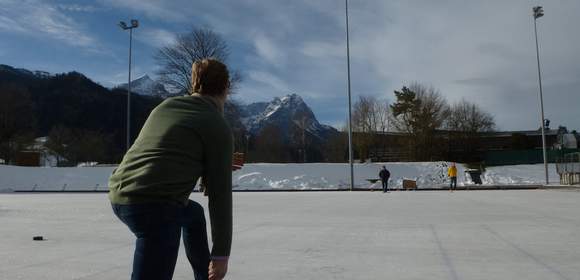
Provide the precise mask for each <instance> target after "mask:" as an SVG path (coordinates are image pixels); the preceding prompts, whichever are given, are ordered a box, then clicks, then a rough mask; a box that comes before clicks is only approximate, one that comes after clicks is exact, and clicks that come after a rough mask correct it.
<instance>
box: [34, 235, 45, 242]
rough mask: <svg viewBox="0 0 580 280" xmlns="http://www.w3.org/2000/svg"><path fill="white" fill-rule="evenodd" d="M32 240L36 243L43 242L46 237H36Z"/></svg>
mask: <svg viewBox="0 0 580 280" xmlns="http://www.w3.org/2000/svg"><path fill="white" fill-rule="evenodd" d="M32 240H34V241H43V240H44V237H42V236H35V237H32Z"/></svg>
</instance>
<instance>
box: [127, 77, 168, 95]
mask: <svg viewBox="0 0 580 280" xmlns="http://www.w3.org/2000/svg"><path fill="white" fill-rule="evenodd" d="M118 87H119V88H122V89H127V87H128V84H127V83H125V84H121V85H119V86H118ZM131 91H132V92H135V93H138V94H141V95H148V96H158V97H168V96H170V95H171V94H170V93H169V92H168V91H167V89H166V88H165V86H164V85H163V84H161V83H159V82H157V81H155V80H153V79H151V77H149V75H148V74H145V75H143V76H141V77H139V78H137V79H135V80H132V81H131Z"/></svg>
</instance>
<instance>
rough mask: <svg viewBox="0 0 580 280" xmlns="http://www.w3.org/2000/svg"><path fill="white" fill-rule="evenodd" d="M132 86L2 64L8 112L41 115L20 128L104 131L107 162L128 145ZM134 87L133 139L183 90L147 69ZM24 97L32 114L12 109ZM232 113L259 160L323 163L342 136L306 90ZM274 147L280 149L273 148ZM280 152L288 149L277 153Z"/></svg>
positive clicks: (244, 143)
mask: <svg viewBox="0 0 580 280" xmlns="http://www.w3.org/2000/svg"><path fill="white" fill-rule="evenodd" d="M124 87H126V85H119V86H117V87H114V88H106V87H103V86H101V85H99V84H97V83H95V82H94V81H92V80H91V79H89V78H88V77H86V76H84V75H83V74H81V73H79V72H69V73H62V74H51V73H47V72H43V71H30V70H26V69H21V68H15V67H12V66H8V65H2V64H0V100H4V101H2V103H3V104H0V105H1V106H0V107H2V108H4V109H2V110H3V113H5V112H4V111H6V113H8V110H11V112H12V111H13V112H12V113H10V114H11V115H13V116H12V117H11V118H12V120H19V119H22V118H21V115H22V114H24V115H27V116H32V118H33V120H32V121H30V122H29V124H30V125H28V126H27V128H26V130H21V132H19V133H26V134H27V135H31V136H34V137H41V136H47V135H49V134H50V133H51V132H53V130H54V129H55V128H66V129H68V130H71V131H73V132H75V133H76V134H77V135H79V137H80V136H83V135H91V133H94V134H98V135H99V136H100V137H102V138H103V140H102V141H101V142H102V143H103V145H105V146H106V151H105V152H104V153H105V154H104V155H103V156H102V157H101V158H102V159H101V160H99V161H100V162H117V161H118V160H119V159H120V158H121V157H122V155H123V152H124V150H125V137H126V125H125V124H126V100H127V97H126V90H124V89H123V88H124ZM131 87H132V92H133V93H135V94H134V95H133V97H132V98H131V138H133V139H134V138H135V136H136V135H137V134H138V132H139V130H140V129H141V127H142V125H143V123H144V122H145V119H146V118H147V116H148V115H149V112H150V111H151V110H152V109H153V108H154V107H155V106H156V105H158V104H159V103H160V102H162V100H163V98H164V97H167V96H171V95H175V93H172V92H171V91H169V90H167V87H166V86H164V85H162V84H160V83H159V82H157V81H155V80H153V79H152V78H151V77H149V76H147V75H145V76H143V77H140V78H138V79H136V80H134V81H133V82H132V84H131ZM18 100H22V101H18ZM16 102H20V103H21V105H22V103H23V102H24V103H25V105H26V104H27V105H26V106H27V107H26V108H29V109H27V111H26V112H24V111H22V112H19V111H15V110H12V109H10V108H13V107H14V104H16ZM9 103H10V104H9ZM12 103H13V104H12ZM11 106H12V107H11ZM14 108H15V107H14ZM225 117H226V118H227V119H228V121H229V122H230V125H231V126H232V130H233V133H234V138H235V146H236V149H237V150H238V151H245V152H248V153H249V154H252V153H253V155H254V156H253V158H251V160H253V161H254V162H268V161H270V162H293V161H294V162H304V161H322V160H324V158H325V157H324V155H323V152H324V147H325V143H327V141H328V139H330V138H331V137H332V136H333V135H337V134H338V131H337V130H336V129H334V128H332V127H330V126H327V125H323V124H321V123H320V122H319V121H318V120H317V119H316V116H315V115H314V113H313V112H312V110H311V109H310V107H309V106H308V105H307V104H306V103H305V102H304V100H303V99H302V98H301V97H300V96H299V95H298V94H288V95H285V96H282V97H276V98H273V100H271V101H269V102H256V103H251V104H240V103H239V102H236V101H235V98H234V100H232V102H229V103H228V104H226V108H225ZM22 120H23V119H22ZM23 121H24V120H23ZM23 121H21V123H23ZM23 125H24V123H23ZM15 128H16V129H17V128H18V127H15ZM0 132H3V131H0ZM10 137H12V136H10ZM77 138H78V137H77ZM75 141H76V140H75ZM276 145H277V146H276ZM87 146H90V144H87ZM267 148H270V149H272V150H270V151H266V150H265V149H267ZM260 149H262V150H260ZM93 150H94V149H93ZM280 150H283V151H284V152H282V153H280V154H278V155H276V156H273V157H269V155H271V154H273V153H275V152H278V151H280ZM299 153H303V155H299ZM306 153H308V157H306Z"/></svg>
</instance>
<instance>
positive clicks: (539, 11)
mask: <svg viewBox="0 0 580 280" xmlns="http://www.w3.org/2000/svg"><path fill="white" fill-rule="evenodd" d="M532 10H533V11H534V34H535V35H536V58H537V60H538V82H539V84H540V112H541V118H542V119H541V126H540V127H541V129H542V150H543V154H544V172H545V175H546V185H548V184H549V183H550V181H549V178H548V156H547V151H546V132H545V129H544V127H545V123H546V120H545V118H544V96H543V93H542V72H541V71H540V48H539V47H538V28H537V24H536V21H537V20H538V18H541V17H543V16H544V9H543V8H542V7H541V6H536V7H534V8H533V9H532Z"/></svg>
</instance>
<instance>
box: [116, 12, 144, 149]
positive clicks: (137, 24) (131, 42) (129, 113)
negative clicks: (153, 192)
mask: <svg viewBox="0 0 580 280" xmlns="http://www.w3.org/2000/svg"><path fill="white" fill-rule="evenodd" d="M119 26H120V27H121V28H122V29H123V30H129V77H128V82H127V143H126V149H127V151H129V148H130V147H131V57H132V55H131V52H132V49H133V29H134V28H137V27H138V26H139V22H138V21H137V20H136V19H132V20H131V26H127V24H126V23H125V22H123V21H121V22H120V23H119Z"/></svg>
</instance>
